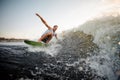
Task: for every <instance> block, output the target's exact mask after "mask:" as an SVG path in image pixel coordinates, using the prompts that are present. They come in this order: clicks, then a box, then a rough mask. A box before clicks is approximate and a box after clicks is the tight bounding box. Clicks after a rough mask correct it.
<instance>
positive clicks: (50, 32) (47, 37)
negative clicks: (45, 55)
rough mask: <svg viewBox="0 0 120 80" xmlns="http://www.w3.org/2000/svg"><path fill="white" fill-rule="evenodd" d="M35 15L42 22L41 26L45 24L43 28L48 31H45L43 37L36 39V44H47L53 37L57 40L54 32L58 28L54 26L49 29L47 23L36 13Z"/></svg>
mask: <svg viewBox="0 0 120 80" xmlns="http://www.w3.org/2000/svg"><path fill="white" fill-rule="evenodd" d="M36 15H37V16H38V17H39V18H40V19H41V21H42V22H43V24H45V26H46V27H47V28H48V30H46V31H45V32H44V33H43V35H42V36H41V37H40V38H39V39H38V42H41V41H42V42H44V43H49V41H50V40H51V39H52V38H53V36H55V37H56V39H58V38H57V34H56V33H55V31H56V30H57V28H58V26H57V25H54V26H53V28H52V27H50V26H49V25H48V24H47V22H46V21H45V20H44V19H43V18H42V17H41V16H40V15H39V14H37V13H36Z"/></svg>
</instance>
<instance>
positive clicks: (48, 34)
mask: <svg viewBox="0 0 120 80" xmlns="http://www.w3.org/2000/svg"><path fill="white" fill-rule="evenodd" d="M48 36H50V37H51V38H52V33H47V34H45V35H43V36H41V38H40V39H38V42H40V41H42V40H43V39H45V38H46V37H48Z"/></svg>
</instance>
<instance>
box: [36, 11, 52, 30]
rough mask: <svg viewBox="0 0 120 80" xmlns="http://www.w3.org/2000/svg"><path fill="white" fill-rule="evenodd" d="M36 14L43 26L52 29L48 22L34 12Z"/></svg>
mask: <svg viewBox="0 0 120 80" xmlns="http://www.w3.org/2000/svg"><path fill="white" fill-rule="evenodd" d="M36 15H37V16H38V17H39V18H40V19H41V21H42V22H43V23H44V24H45V26H46V27H47V28H48V29H52V28H51V27H50V26H49V25H48V24H47V22H46V21H45V20H44V19H43V18H42V17H41V16H40V15H39V14H37V13H36Z"/></svg>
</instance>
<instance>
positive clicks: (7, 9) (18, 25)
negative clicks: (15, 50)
mask: <svg viewBox="0 0 120 80" xmlns="http://www.w3.org/2000/svg"><path fill="white" fill-rule="evenodd" d="M119 5H120V0H0V37H6V38H25V39H37V38H39V37H40V36H41V35H42V33H43V32H44V31H45V30H47V28H46V27H45V26H44V24H43V23H42V22H41V21H40V19H39V18H38V17H37V16H36V15H35V14H36V13H38V14H40V15H41V16H42V17H43V18H44V19H45V20H46V22H47V23H48V24H49V25H50V26H51V27H52V26H53V25H56V24H57V25H58V26H59V27H58V30H57V32H58V33H60V32H62V31H64V30H68V29H71V28H75V27H77V26H78V25H81V24H83V23H84V22H86V21H88V20H90V19H92V18H93V17H95V16H99V14H100V13H103V12H104V11H110V10H112V11H113V10H114V11H115V10H116V11H118V10H120V6H119Z"/></svg>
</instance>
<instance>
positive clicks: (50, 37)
mask: <svg viewBox="0 0 120 80" xmlns="http://www.w3.org/2000/svg"><path fill="white" fill-rule="evenodd" d="M52 37H53V36H52V35H49V38H48V40H47V41H46V43H49V41H50V40H51V39H52Z"/></svg>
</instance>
